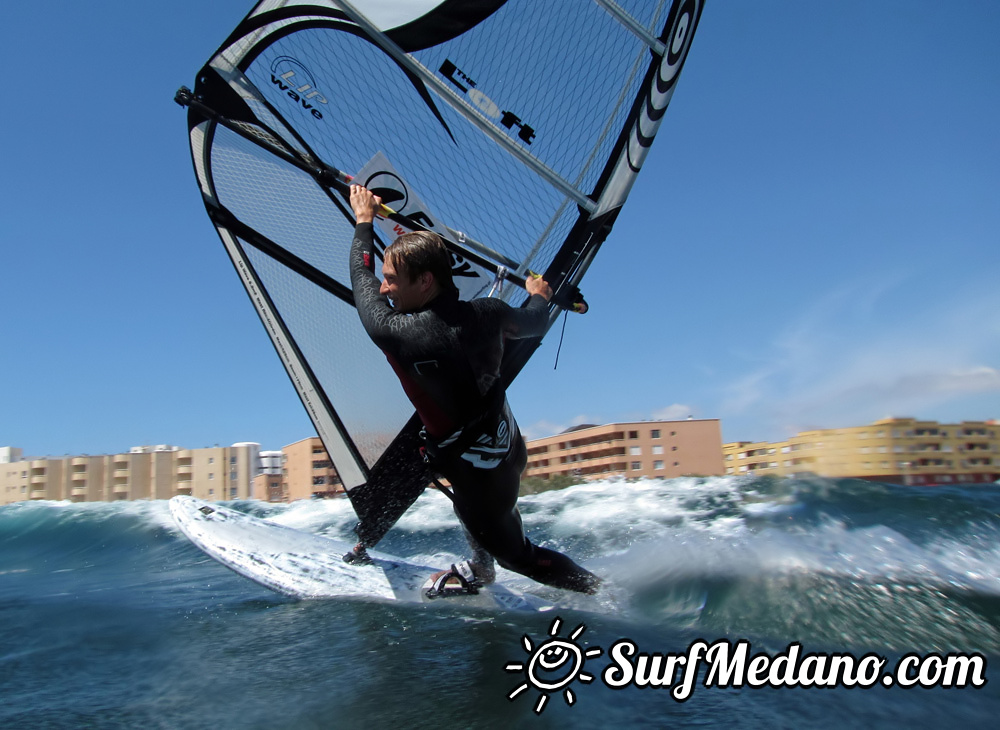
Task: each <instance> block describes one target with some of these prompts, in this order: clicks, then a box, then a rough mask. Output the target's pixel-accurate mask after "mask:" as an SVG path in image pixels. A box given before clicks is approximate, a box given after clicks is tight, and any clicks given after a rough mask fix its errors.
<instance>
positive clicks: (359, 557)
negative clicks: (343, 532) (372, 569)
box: [344, 543, 372, 565]
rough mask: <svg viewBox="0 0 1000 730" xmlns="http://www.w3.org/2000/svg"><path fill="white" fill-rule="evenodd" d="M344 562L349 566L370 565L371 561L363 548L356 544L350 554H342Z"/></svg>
mask: <svg viewBox="0 0 1000 730" xmlns="http://www.w3.org/2000/svg"><path fill="white" fill-rule="evenodd" d="M344 562H345V563H349V564H350V565H371V564H372V559H371V556H369V555H368V551H367V550H365V546H364V545H362V544H361V543H358V544H357V545H355V546H354V549H353V550H351V552H349V553H345V554H344Z"/></svg>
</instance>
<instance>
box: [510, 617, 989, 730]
mask: <svg viewBox="0 0 1000 730" xmlns="http://www.w3.org/2000/svg"><path fill="white" fill-rule="evenodd" d="M561 626H562V619H561V618H559V617H558V616H557V617H556V618H555V619H554V620H553V621H552V625H551V626H550V627H549V636H550V637H552V638H550V639H548V640H546V641H544V642H543V643H541V644H539V645H538V646H535V643H534V642H533V641H532V640H531V637H529V636H528V635H527V634H525V635H524V637H523V638H522V645H523V648H524V651H525V652H526V653H527V654H528V660H527V661H526V662H517V661H514V662H508V663H507V664H506V665H505V666H504V669H505V670H506V671H507V672H511V673H513V672H520V673H522V674H523V675H524V681H523V682H521V683H520V684H518V685H517V686H516V687H514V689H512V690H511V691H510V693H509V694H508V695H507V699H509V700H510V701H511V702H514V701H515V700H516V699H517V698H518V697H520V696H521V695H526V696H530V695H531V692H530V690H535V691H536V692H537V693H538V698H537V700H536V701H535V707H534V709H535V714H536V715H541V714H542V711H543V710H544V709H545V707H546V704H547V703H548V700H549V697H550V696H551V695H552V694H556V693H561V694H562V696H563V698H564V699H565V700H566V704H567V705H570V706H572V705H574V704H575V703H576V695H575V694H574V693H573V690H572V689H570V685H571V684H572V683H573V682H581V683H583V684H589V683H591V682H593V681H594V677H593V676H592V675H591V674H588V673H587V672H585V671H584V669H585V664H586V661H587V659H590V658H593V657H597V656H600V655H601V654H602V653H603V650H602V649H600V648H598V647H594V648H591V649H586V650H584V648H583V647H581V646H580V645H578V644H577V639H579V638H580V637H581V636H582V635H583V632H584V631H586V628H587V627H586V626H585V625H584V624H580V625H579V626H577V627H576V628H575V629H574V630H573V631H572V632H571V633H570V635H569V637H568V638H566V639H562V638H560V637H559V630H560V627H561ZM608 659H609V660H610V663H609V664H608V665H607V666H606V667H604V669H603V671H601V672H599V674H600V677H601V681H602V682H603V683H604V685H605V686H606V687H608V688H609V689H616V690H621V689H626V688H627V687H637V688H640V689H645V688H649V689H664V690H667V691H668V692H669V693H670V696H671V698H672V699H673V700H674V701H676V702H686V701H687V700H688V699H690V698H691V695H692V693H693V692H694V690H695V688H696V687H697V686H699V682H698V679H699V677H701V682H700V686H702V687H706V688H709V689H718V688H721V689H732V688H742V687H749V688H751V689H756V688H763V687H770V688H772V689H779V688H783V687H802V688H817V687H818V688H830V687H848V688H852V687H859V688H861V689H870V688H872V687H878V686H882V687H893V686H898V687H903V688H908V687H922V688H924V689H931V688H934V687H944V688H959V689H964V688H973V689H979V688H981V687H983V686H984V685H985V684H986V681H987V680H986V657H985V655H983V654H981V653H980V652H972V653H970V654H964V653H955V652H953V653H949V654H947V655H942V654H939V653H936V652H931V653H929V654H924V655H920V654H917V653H915V652H910V653H908V654H904V655H903V656H901V657H899V658H898V659H897V660H896V661H895V663H894V664H892V665H890V664H889V660H888V659H887V658H886V657H884V656H881V655H880V654H878V653H876V652H869V653H867V654H864V655H863V656H861V657H856V656H855V655H854V654H852V653H850V652H833V653H820V652H805V651H804V650H803V648H802V644H801V643H799V642H797V641H794V642H792V643H790V644H789V645H788V646H787V647H786V649H785V650H784V651H782V652H779V653H778V654H775V655H772V654H768V653H765V652H758V653H751V646H750V642H749V641H747V640H745V639H740V640H738V641H730V640H729V639H719V640H717V641H715V642H713V643H711V644H709V643H708V642H707V641H705V640H704V639H697V640H695V641H693V642H691V644H690V645H689V646H688V647H687V649H686V650H685V651H683V652H677V653H673V652H662V653H661V652H648V653H647V652H643V651H639V649H638V647H637V646H636V644H635V642H634V641H632V640H631V639H618V640H617V641H616V642H614V643H613V644H612V645H611V648H610V649H608Z"/></svg>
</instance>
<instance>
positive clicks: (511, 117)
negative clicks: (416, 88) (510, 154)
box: [438, 58, 535, 144]
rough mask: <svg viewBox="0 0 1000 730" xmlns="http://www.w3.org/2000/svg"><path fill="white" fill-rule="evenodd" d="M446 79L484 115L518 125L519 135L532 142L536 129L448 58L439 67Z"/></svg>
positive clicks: (527, 141)
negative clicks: (486, 91)
mask: <svg viewBox="0 0 1000 730" xmlns="http://www.w3.org/2000/svg"><path fill="white" fill-rule="evenodd" d="M438 71H440V72H441V75H442V76H444V78H445V80H446V81H449V82H450V83H451V85H452V86H454V87H455V88H456V89H458V90H459V91H461V92H462V93H463V94H465V96H466V97H467V98H468V99H469V102H470V103H471V104H472V105H473V106H474V107H476V109H478V110H479V111H480V112H481V113H482V114H483V115H484V116H486V117H489V118H490V119H493V120H494V121H499V122H500V124H501V125H502V126H503V127H505V128H507V129H510V130H513V129H514V127H517V130H518V131H517V137H518V139H520V140H521V141H522V142H524V143H525V144H531V141H532V140H533V139H534V138H535V130H534V129H533V128H532V127H530V126H528V125H527V124H525V123H524V122H523V121H521V118H520V117H519V116H518V115H517V114H515V113H514V112H511V111H505V110H503V109H501V108H500V107H499V106H498V105H497V103H496V102H495V101H493V100H492V99H491V98H490V97H488V96H487V95H486V94H484V93H483V92H482V91H480V90H479V89H477V88H476V82H475V81H474V80H473V79H471V78H470V77H469V76H467V75H466V74H465V72H463V71H462V69H460V68H458V66H456V65H455V64H454V63H452V62H451V61H450V60H448V59H447V58H446V59H445V60H444V63H442V64H441V68H439V69H438Z"/></svg>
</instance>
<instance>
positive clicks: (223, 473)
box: [0, 442, 260, 504]
mask: <svg viewBox="0 0 1000 730" xmlns="http://www.w3.org/2000/svg"><path fill="white" fill-rule="evenodd" d="M259 453H260V446H259V444H256V443H249V442H244V443H239V444H233V445H232V446H216V447H214V448H207V449H179V448H177V447H176V446H166V445H161V446H136V447H134V448H132V449H131V450H130V451H129V452H128V453H124V454H113V455H103V456H86V455H84V456H68V457H64V458H61V459H59V458H44V459H35V458H29V459H27V460H20V461H10V462H7V463H0V504H10V503H12V502H20V501H23V500H33V499H34V500H38V499H47V500H70V501H73V502H111V501H115V500H125V499H169V498H170V497H172V496H174V495H175V494H190V495H193V496H195V497H200V498H201V499H208V500H223V499H249V498H251V497H253V496H255V495H254V493H253V479H254V477H256V476H257V474H258V473H259V472H260V457H259Z"/></svg>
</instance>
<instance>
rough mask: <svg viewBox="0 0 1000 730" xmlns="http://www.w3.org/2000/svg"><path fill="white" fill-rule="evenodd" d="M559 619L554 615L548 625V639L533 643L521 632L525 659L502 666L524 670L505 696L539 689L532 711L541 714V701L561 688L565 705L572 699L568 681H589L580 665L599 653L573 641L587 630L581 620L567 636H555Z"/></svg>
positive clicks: (542, 707) (573, 698)
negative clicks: (584, 648)
mask: <svg viewBox="0 0 1000 730" xmlns="http://www.w3.org/2000/svg"><path fill="white" fill-rule="evenodd" d="M561 624H562V619H561V618H559V617H558V616H556V618H555V619H554V620H553V621H552V625H551V626H550V627H549V636H552V637H553V638H552V639H549V640H548V641H546V642H544V643H542V644H540V645H539V646H537V647H536V646H535V645H534V643H533V642H532V641H531V637H530V636H528V635H527V634H525V635H524V636H523V637H522V639H521V641H522V643H523V645H524V650H525V651H526V652H527V653H528V657H529V658H528V663H527V664H524V663H523V662H511V663H509V664H507V665H506V666H505V667H504V669H506V670H507V671H508V672H524V679H525V681H524V682H523V683H521V684H519V685H518V686H517V687H515V688H514V689H513V690H511V692H510V694H509V695H507V699H509V700H510V701H512V702H513V701H514V699H516V698H517V696H518V695H520V694H521V693H522V692H525V691H526V690H529V689H536V690H538V692H539V695H538V701H537V702H536V703H535V714H536V715H541V714H542V710H544V709H545V703H546V702H548V700H549V695H550V694H552V693H553V692H559V691H560V690H562V692H563V697H564V698H565V700H566V704H567V705H572V704H573V703H574V702H576V695H574V694H573V690H571V689H569V685H570V684H572V683H573V682H574V681H575V680H579V681H580V682H583V683H585V684H586V683H590V682H593V681H594V678H593V677H592V676H591V675H589V674H586V673H585V672H584V671H583V665H584V663H585V662H586V661H587V659H588V658H590V657H595V656H600V655H601V649H598V648H594V649H588V650H587V651H584V650H583V649H582V648H580V647H579V646H578V645H577V644H576V640H577V639H579V638H580V637H581V636H582V635H583V632H584V631H586V630H587V627H586V626H585V625H584V624H580V625H579V626H577V627H576V628H575V629H574V630H573V632H572V633H571V634H570V635H569V639H568V640H567V639H560V638H559V637H558V634H559V627H560V625H561Z"/></svg>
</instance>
